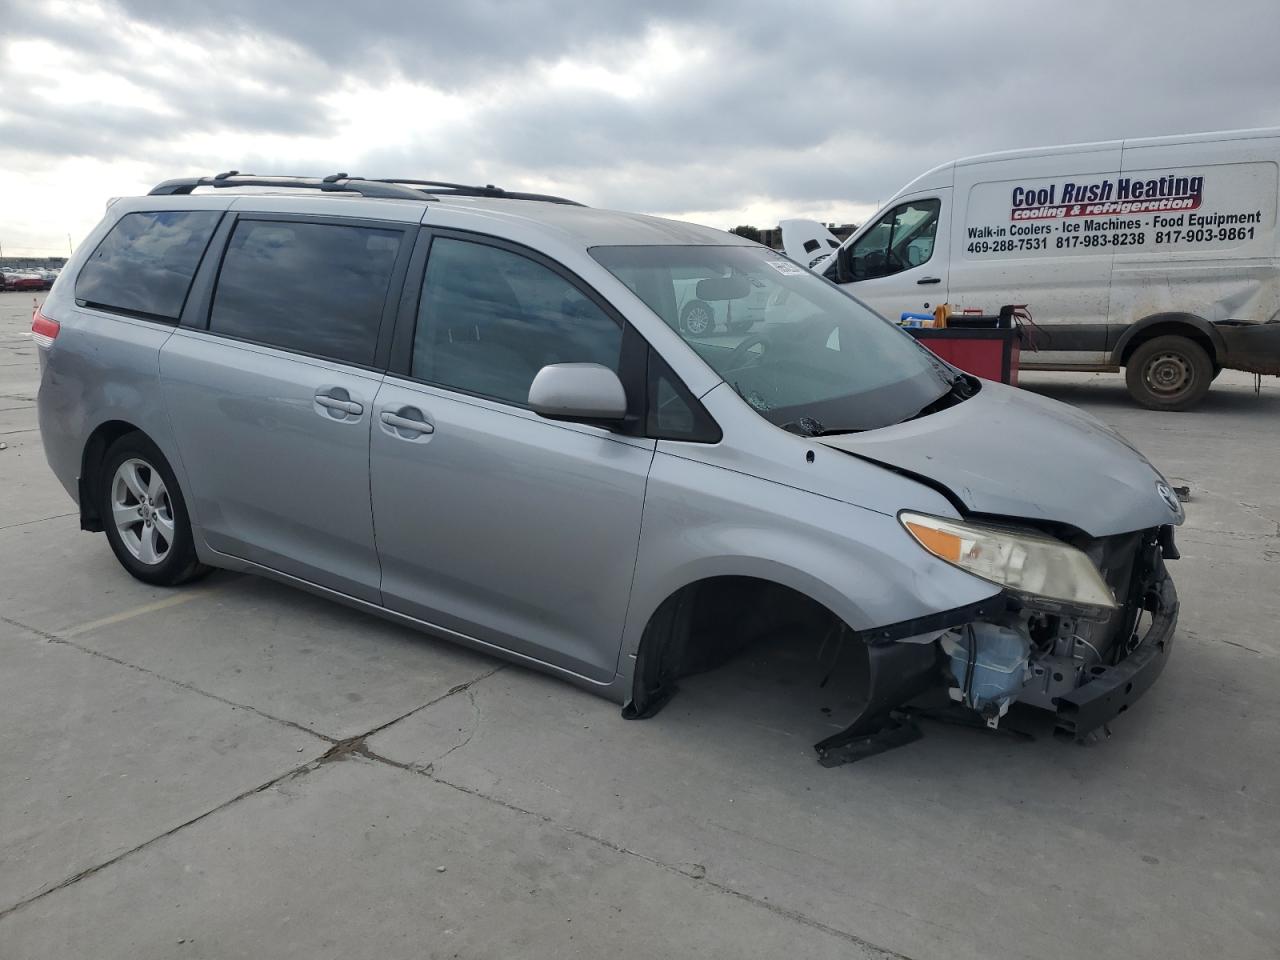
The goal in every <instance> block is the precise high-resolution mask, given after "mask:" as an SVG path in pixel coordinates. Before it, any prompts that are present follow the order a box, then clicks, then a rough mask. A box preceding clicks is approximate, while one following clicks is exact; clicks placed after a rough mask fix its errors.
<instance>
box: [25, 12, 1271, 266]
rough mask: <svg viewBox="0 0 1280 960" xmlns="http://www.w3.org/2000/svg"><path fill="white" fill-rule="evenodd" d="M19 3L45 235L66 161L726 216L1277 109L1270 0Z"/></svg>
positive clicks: (860, 207) (875, 192) (101, 170)
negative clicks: (970, 162) (487, 192)
mask: <svg viewBox="0 0 1280 960" xmlns="http://www.w3.org/2000/svg"><path fill="white" fill-rule="evenodd" d="M11 7H12V8H13V9H12V10H10V11H9V12H7V13H6V16H5V33H4V36H3V38H2V39H0V165H3V167H4V168H5V169H6V171H10V173H9V176H8V177H7V178H6V180H5V182H3V183H0V228H3V229H4V231H5V232H6V233H13V232H14V230H15V228H19V229H20V230H23V231H25V230H30V231H34V232H36V233H38V232H39V231H40V230H52V233H53V237H54V238H55V240H56V239H57V238H58V237H59V236H61V235H62V234H64V233H65V232H66V231H68V230H70V231H71V232H72V233H75V234H83V233H84V232H85V231H86V230H87V229H88V228H89V226H91V225H92V223H93V221H94V220H95V219H96V218H97V216H98V215H99V213H100V210H101V208H100V207H97V206H96V205H92V206H91V208H89V209H79V208H76V209H72V208H71V207H70V205H69V204H70V201H68V200H67V199H66V197H65V196H63V195H61V193H60V194H58V195H54V196H36V195H35V194H33V192H32V190H31V189H30V185H31V184H43V183H45V182H46V181H48V180H49V178H50V177H51V176H52V174H51V171H57V170H63V169H71V168H72V167H74V169H75V170H76V171H78V172H79V173H80V175H81V176H85V175H86V173H85V172H86V171H89V170H92V171H93V174H92V176H93V177H95V178H98V179H97V180H95V181H94V182H95V183H97V185H98V188H99V189H100V192H101V194H102V195H103V196H104V197H105V196H108V195H113V194H120V193H125V192H135V191H138V190H145V189H146V188H147V187H148V186H149V185H150V182H154V181H158V180H161V179H165V178H167V177H170V176H176V175H181V174H188V173H209V172H214V171H217V170H224V169H228V168H236V169H249V170H256V171H258V172H272V171H284V172H304V173H328V172H333V171H335V170H339V169H342V170H349V171H352V172H359V173H362V174H365V175H369V176H378V175H395V174H399V175H408V176H419V177H426V178H442V179H458V180H477V181H482V182H496V183H501V184H503V185H504V186H508V187H511V188H525V189H541V190H550V191H554V192H559V193H564V194H567V195H569V196H574V197H577V198H580V199H583V200H585V201H587V202H591V203H596V204H601V205H608V206H614V207H620V208H624V209H634V210H642V211H649V212H657V213H663V214H666V215H675V216H681V215H687V216H696V217H699V218H702V219H703V220H704V221H710V222H712V223H714V224H715V225H717V226H729V225H732V224H734V223H739V222H744V221H746V220H747V219H748V217H751V218H757V219H759V218H764V219H765V220H772V221H776V219H777V218H778V217H780V216H787V215H792V214H808V215H816V216H820V217H823V218H824V219H850V218H854V217H861V216H865V215H866V214H867V213H868V212H869V211H870V210H871V209H873V208H874V207H875V206H876V204H877V203H878V202H880V201H883V200H885V199H887V198H888V197H889V196H890V195H891V194H892V193H893V191H894V190H895V189H897V188H898V187H899V186H901V185H902V184H903V183H905V182H906V181H907V180H909V179H911V178H912V177H914V176H915V175H916V174H918V173H920V172H923V171H924V170H926V169H928V168H929V167H931V166H934V165H936V164H937V163H941V162H944V161H946V160H948V159H952V158H954V157H957V156H963V155H967V154H971V153H978V152H986V151H991V150H1000V149H1009V148H1015V147H1024V146H1035V145H1039V144H1045V143H1067V142H1075V141H1084V140H1095V139H1110V138H1120V137H1127V136H1143V135H1154V134H1164V133H1176V132H1187V131H1194V130H1212V129H1224V128H1233V127H1248V126H1266V125H1280V74H1277V72H1276V71H1275V70H1274V68H1273V66H1272V64H1273V62H1274V60H1273V51H1272V49H1271V48H1272V45H1273V42H1274V37H1275V36H1276V35H1277V33H1280V7H1277V6H1276V5H1275V3H1274V2H1261V0H1259V2H1241V3H1233V4H1231V5H1229V6H1228V5H1219V6H1218V7H1214V8H1213V9H1211V10H1207V9H1206V8H1205V7H1204V6H1203V4H1200V3H1193V2H1191V0H1169V2H1160V3H1152V2H1145V0H1144V2H1135V3H1127V4H1124V5H1117V4H1112V3H1106V2H1101V0H1080V2H1077V3H1074V4H1068V5H1064V4H1058V3H1049V2H1026V3H1021V4H1013V3H1003V2H991V3H986V4H979V3H975V2H957V3H951V4H936V3H918V2H900V3H896V4H888V5H887V4H883V3H870V2H864V3H851V4H843V5H827V8H818V7H806V8H804V9H803V11H800V10H798V9H797V8H794V7H789V6H785V5H781V4H777V3H770V4H766V3H756V2H746V0H737V2H733V3H730V2H727V0H701V2H700V0H684V2H675V0H657V2H652V3H645V4H636V3H633V2H629V0H628V2H622V0H595V2H592V3H588V4H583V3H576V2H553V0H527V2H514V3H507V2H498V0H473V2H469V3H466V4H439V5H431V6H430V7H425V6H423V5H421V4H419V3H416V2H411V0H402V2H379V0H371V2H367V3H364V4H350V3H347V2H338V0H317V2H311V3H308V4H307V5H306V7H305V15H303V14H301V13H300V12H299V8H297V7H296V6H294V5H291V4H286V3H277V4H259V3H257V2H255V0H224V2H221V3H210V2H208V0H200V2H196V0H118V2H112V0H101V2H97V3H94V2H81V3H74V4H72V3H66V2H56V0H17V2H16V4H11ZM14 174H17V176H16V177H14ZM24 177H25V178H26V180H25V184H26V186H24V185H23V184H24V179H23V178H24ZM79 195H80V194H79V193H77V196H79ZM6 220H7V221H9V222H5V221H6ZM762 225H764V224H763V223H762ZM55 245H56V244H55Z"/></svg>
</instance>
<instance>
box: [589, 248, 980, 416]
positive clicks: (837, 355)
mask: <svg viewBox="0 0 1280 960" xmlns="http://www.w3.org/2000/svg"><path fill="white" fill-rule="evenodd" d="M591 255H592V256H593V257H595V259H596V260H597V261H599V263H600V264H601V265H602V266H604V267H605V269H607V270H608V271H609V272H610V273H612V274H613V275H614V276H616V277H617V278H618V279H619V280H621V281H622V282H623V283H625V284H626V285H627V286H628V287H630V288H631V289H632V290H633V291H634V292H635V293H636V295H637V296H638V297H639V298H640V299H641V300H643V301H644V302H645V303H646V304H647V305H648V306H649V308H650V309H651V310H652V311H653V312H654V313H655V314H657V315H658V317H660V318H661V319H662V320H663V321H664V322H665V323H666V324H667V325H668V326H670V327H671V328H672V329H673V330H675V331H677V332H678V333H679V334H680V336H681V337H683V338H684V340H685V342H686V343H687V344H688V345H689V346H690V347H691V348H692V349H693V350H694V351H695V352H696V353H697V354H698V355H699V356H700V357H701V358H702V359H703V360H704V361H705V362H706V363H707V364H708V365H709V366H710V367H711V368H712V370H714V371H715V372H716V374H717V375H718V376H719V377H720V378H721V379H723V380H724V381H725V382H726V383H728V384H729V385H730V386H731V387H732V388H733V389H734V390H736V391H737V392H738V394H739V395H740V396H741V397H742V398H743V399H744V400H746V402H747V403H748V404H750V405H751V406H752V407H753V408H754V409H755V410H756V411H757V412H758V413H759V414H760V415H761V416H762V417H764V418H765V419H767V420H769V421H770V422H772V423H774V424H777V425H778V426H780V427H784V428H786V429H789V430H792V431H794V432H797V433H802V434H805V435H816V434H821V433H844V432H851V431H857V430H870V429H874V428H876V427H882V426H886V425H888V424H891V423H898V422H900V421H902V420H906V419H908V418H910V417H912V416H915V415H916V414H917V413H919V412H920V411H921V410H923V409H925V408H926V407H928V406H929V405H930V404H931V403H933V402H934V401H936V400H938V399H939V398H940V397H942V396H943V395H945V394H946V393H947V392H948V391H949V390H950V389H951V386H952V380H953V379H954V377H955V375H956V374H955V372H954V371H953V370H952V369H951V368H950V367H947V366H946V365H945V364H944V363H943V362H942V361H941V360H939V359H937V358H936V357H935V356H934V355H933V354H932V353H930V352H929V351H928V350H926V349H925V348H924V347H921V346H920V345H919V344H917V343H916V342H915V341H914V340H913V339H912V338H911V337H910V336H908V335H907V334H906V333H905V332H904V331H902V330H901V329H899V328H897V327H895V326H893V325H892V324H890V323H889V322H888V321H887V320H884V319H882V318H880V317H878V316H876V315H875V314H874V313H872V312H871V311H870V310H868V309H867V308H866V307H864V306H863V305H862V304H861V303H859V302H858V301H857V300H855V299H853V297H851V296H849V295H848V294H847V293H845V292H844V291H843V290H842V289H840V288H839V287H836V286H834V285H832V284H831V283H828V282H827V281H826V280H823V279H821V278H820V277H818V276H817V275H815V274H813V273H810V272H809V271H808V270H806V269H804V268H803V267H801V266H799V265H797V264H796V263H794V262H792V261H790V260H786V259H784V258H783V257H782V256H781V255H780V254H777V253H774V252H773V251H771V250H768V249H765V248H763V247H758V246H728V245H726V246H716V245H706V246H644V247H594V248H592V250H591ZM694 277H696V278H699V279H691V278H694ZM689 286H692V287H693V289H694V295H695V296H696V297H697V299H698V300H699V301H701V302H706V303H710V304H714V305H716V308H717V310H721V311H724V312H726V313H727V312H728V310H729V308H730V307H732V311H733V316H735V317H743V318H745V319H744V320H743V321H742V323H741V324H739V325H737V326H736V327H731V326H726V327H724V328H721V327H719V326H714V327H711V326H708V327H707V328H705V329H701V330H698V331H694V330H692V329H691V328H690V326H689V325H688V324H687V323H681V322H680V315H681V309H680V303H681V299H682V297H683V296H684V294H685V292H686V287H689ZM752 306H755V307H756V309H748V308H750V307H752ZM748 324H749V326H748ZM744 326H745V327H746V329H744ZM678 410H679V407H678V405H677V406H674V407H672V408H671V411H670V412H669V414H668V415H669V416H670V417H671V418H672V419H671V420H670V422H669V423H667V424H661V423H659V424H658V425H657V426H658V427H659V428H660V429H661V428H671V429H680V428H682V427H684V426H686V425H685V424H683V423H681V422H680V421H679V419H678V416H679V414H678ZM653 426H654V425H651V429H653Z"/></svg>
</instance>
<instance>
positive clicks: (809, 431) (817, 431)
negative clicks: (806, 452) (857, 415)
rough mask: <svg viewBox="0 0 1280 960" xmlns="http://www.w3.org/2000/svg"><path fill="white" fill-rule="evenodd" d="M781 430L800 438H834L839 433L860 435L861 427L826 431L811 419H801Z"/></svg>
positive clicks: (783, 426)
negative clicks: (795, 434)
mask: <svg viewBox="0 0 1280 960" xmlns="http://www.w3.org/2000/svg"><path fill="white" fill-rule="evenodd" d="M782 429H783V430H786V431H788V432H790V433H798V434H799V435H800V436H802V437H834V436H837V435H838V434H841V433H861V432H862V428H861V427H841V428H836V429H831V430H828V429H827V428H826V427H824V426H823V425H822V424H821V423H820V422H818V421H817V420H815V419H813V417H801V418H800V419H799V420H792V421H790V422H788V423H784V424H783V425H782Z"/></svg>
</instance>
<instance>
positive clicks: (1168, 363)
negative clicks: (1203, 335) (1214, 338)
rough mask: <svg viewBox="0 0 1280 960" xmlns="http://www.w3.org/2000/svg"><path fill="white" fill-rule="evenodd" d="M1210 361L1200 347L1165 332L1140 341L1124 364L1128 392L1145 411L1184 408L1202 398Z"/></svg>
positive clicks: (1206, 388)
mask: <svg viewBox="0 0 1280 960" xmlns="http://www.w3.org/2000/svg"><path fill="white" fill-rule="evenodd" d="M1212 382H1213V361H1212V360H1210V359H1209V354H1207V353H1206V352H1205V350H1204V347H1202V346H1200V344H1198V343H1196V342H1195V341H1194V340H1191V339H1189V338H1187V337H1180V336H1178V335H1177V334H1168V335H1166V336H1163V337H1153V338H1152V339H1150V340H1148V341H1147V342H1146V343H1143V344H1140V345H1139V346H1138V348H1137V349H1136V350H1134V351H1133V354H1132V355H1131V356H1130V357H1129V360H1128V363H1126V364H1125V383H1126V384H1127V385H1128V387H1129V395H1130V396H1131V397H1133V399H1134V400H1136V401H1138V403H1140V404H1142V405H1143V406H1144V407H1146V408H1147V409H1148V410H1168V411H1175V410H1187V409H1189V408H1191V407H1194V406H1195V405H1196V404H1197V403H1199V402H1200V401H1201V400H1203V399H1204V395H1205V394H1206V393H1208V392H1209V385H1210V384H1211V383H1212Z"/></svg>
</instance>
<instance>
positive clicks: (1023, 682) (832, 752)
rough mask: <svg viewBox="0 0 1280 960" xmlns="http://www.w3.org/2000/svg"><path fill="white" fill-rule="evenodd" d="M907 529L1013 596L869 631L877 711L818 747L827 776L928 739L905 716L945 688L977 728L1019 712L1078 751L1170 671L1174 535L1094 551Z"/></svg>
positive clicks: (1065, 536) (912, 524)
mask: <svg viewBox="0 0 1280 960" xmlns="http://www.w3.org/2000/svg"><path fill="white" fill-rule="evenodd" d="M899 519H900V520H901V522H902V523H903V525H904V526H905V527H906V528H907V530H908V531H909V532H910V533H911V534H912V536H913V537H915V538H916V540H917V542H919V543H920V545H921V546H922V547H924V548H925V549H926V550H928V551H929V552H930V553H933V554H934V555H935V556H937V557H939V559H943V560H945V561H946V562H948V563H952V564H954V565H956V566H959V567H961V568H962V569H968V570H969V571H970V572H973V573H976V574H979V575H982V574H984V573H985V574H986V576H987V578H988V579H991V580H992V581H993V582H999V583H1001V584H1003V585H1004V589H1003V590H1002V592H1001V593H999V594H998V595H997V596H995V597H993V598H991V599H990V600H986V601H984V602H983V603H981V604H978V605H976V606H973V607H968V608H962V609H958V610H953V611H949V612H947V613H945V614H941V615H937V616H934V617H930V618H929V622H927V623H925V622H921V621H908V622H905V623H900V624H893V625H889V626H886V627H881V628H877V629H875V630H870V631H865V632H864V633H863V634H862V637H861V639H862V640H863V641H864V643H865V644H866V649H867V654H868V658H869V663H870V670H869V676H868V697H867V703H866V707H865V708H864V709H863V711H862V713H861V714H860V715H859V716H858V718H857V719H856V720H855V721H854V722H853V723H852V724H851V725H850V726H849V727H847V728H846V729H845V730H843V731H841V732H840V733H837V734H835V735H834V736H831V737H828V738H827V739H825V740H823V741H822V742H821V743H818V744H817V745H816V750H817V752H818V756H819V759H820V760H821V762H822V763H823V764H824V765H826V766H837V765H840V764H842V763H849V762H852V761H855V760H859V759H862V758H864V757H867V756H872V755H874V754H876V753H881V752H883V751H884V750H887V749H890V748H892V747H895V746H899V745H901V744H902V743H905V742H909V741H910V740H913V739H916V738H918V737H919V730H918V727H916V725H915V723H914V719H913V712H912V711H911V710H910V709H906V708H907V704H908V702H909V701H911V700H914V699H916V698H917V697H919V696H920V695H921V694H923V693H925V692H926V691H928V690H930V689H931V688H935V687H937V686H939V685H941V686H943V687H945V688H946V690H947V693H948V694H949V698H950V701H951V702H952V704H953V707H954V708H957V710H958V712H959V713H958V715H959V716H962V717H964V716H967V717H968V718H969V719H970V721H971V723H972V725H975V726H978V725H981V726H986V727H990V728H996V727H998V726H999V724H1000V722H1001V720H1002V718H1004V717H1005V715H1006V714H1007V713H1008V710H1009V708H1010V707H1011V706H1012V705H1013V704H1014V703H1022V704H1026V705H1028V706H1031V707H1037V708H1040V709H1043V710H1047V711H1051V712H1052V713H1053V714H1054V716H1055V725H1054V733H1055V735H1056V736H1058V737H1060V738H1064V739H1067V740H1075V741H1081V740H1084V739H1086V738H1088V737H1089V736H1090V735H1091V734H1092V733H1094V732H1095V731H1097V730H1099V729H1104V728H1105V726H1106V724H1107V723H1108V722H1109V721H1110V720H1112V719H1113V718H1115V717H1116V716H1118V715H1119V714H1121V713H1124V712H1125V711H1126V710H1127V709H1128V708H1129V706H1130V705H1131V704H1132V703H1133V702H1134V701H1136V700H1137V699H1138V698H1139V697H1140V696H1142V694H1143V693H1144V692H1145V691H1146V690H1147V689H1148V688H1149V687H1150V686H1151V684H1152V683H1154V682H1155V680H1156V678H1157V677H1158V676H1159V675H1160V673H1161V671H1162V670H1163V669H1164V666H1165V663H1166V661H1167V660H1168V656H1169V653H1170V650H1171V649H1172V644H1173V633H1174V627H1175V625H1176V623H1177V618H1178V596H1177V592H1176V590H1175V589H1174V585H1173V580H1172V578H1171V577H1170V576H1169V573H1168V570H1167V569H1166V567H1165V561H1166V560H1173V559H1177V558H1178V552H1177V548H1176V546H1175V545H1174V540H1173V527H1172V526H1171V525H1165V526H1159V527H1153V528H1150V529H1146V530H1141V531H1136V532H1132V533H1125V534H1119V535H1114V536H1106V537H1097V538H1092V537H1088V536H1085V535H1083V534H1080V533H1078V532H1077V533H1072V532H1069V531H1061V530H1058V531H1054V532H1053V533H1049V532H1047V531H1043V530H1037V529H1030V528H1026V527H1015V526H1006V525H1003V524H985V523H983V524H973V523H969V522H967V521H965V522H961V521H949V520H943V519H941V518H933V517H926V516H922V515H919V514H912V513H904V514H903V515H902V516H901V517H900V518H899ZM926 715H927V714H926ZM934 715H935V716H936V715H937V714H934ZM956 717H957V712H953V713H952V714H951V717H950V718H951V719H952V720H955V719H956Z"/></svg>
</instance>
